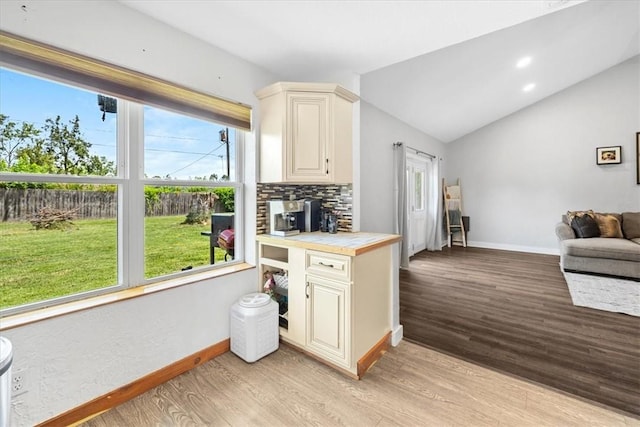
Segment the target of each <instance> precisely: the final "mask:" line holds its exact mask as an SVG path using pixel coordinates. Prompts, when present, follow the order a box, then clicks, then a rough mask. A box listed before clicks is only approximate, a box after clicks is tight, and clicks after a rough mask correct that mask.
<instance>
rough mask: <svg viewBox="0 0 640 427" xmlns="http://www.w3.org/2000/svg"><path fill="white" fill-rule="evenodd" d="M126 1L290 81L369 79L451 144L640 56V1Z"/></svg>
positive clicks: (377, 101) (386, 101)
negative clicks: (525, 62) (527, 60)
mask: <svg viewBox="0 0 640 427" xmlns="http://www.w3.org/2000/svg"><path fill="white" fill-rule="evenodd" d="M120 1H121V2H122V3H123V4H125V5H127V6H129V7H132V8H134V9H136V10H138V11H140V12H142V13H144V14H147V15H149V16H152V17H154V18H156V19H158V20H160V21H163V22H165V23H167V24H169V25H171V26H173V27H175V28H177V29H179V30H181V31H184V32H186V33H189V34H191V35H193V36H195V37H198V38H200V39H202V40H204V41H206V42H208V43H211V44H212V45H215V46H217V47H219V48H222V49H225V50H227V51H229V52H232V53H233V54H235V55H237V56H239V57H241V58H244V59H246V60H248V61H250V62H253V63H255V64H258V65H260V66H262V67H263V68H265V69H268V70H270V71H272V72H273V73H275V74H277V75H280V76H282V78H283V79H287V80H306V78H305V77H306V76H322V75H326V76H330V75H340V74H342V75H344V74H345V73H346V74H349V73H351V74H353V75H360V76H361V77H360V79H361V87H360V95H361V97H362V98H363V99H364V100H366V101H368V102H370V103H372V104H374V105H376V106H377V107H378V108H380V109H381V110H383V111H386V112H388V113H390V114H391V115H393V116H396V117H398V118H399V119H400V120H402V121H404V122H406V123H409V124H410V125H412V126H414V127H416V128H417V129H420V130H422V131H423V132H425V133H427V134H430V135H432V136H434V137H436V138H438V139H440V140H441V141H443V142H449V141H452V140H455V139H457V138H459V137H460V136H462V135H465V134H467V133H469V132H472V131H473V130H476V129H478V128H480V127H482V126H484V125H486V124H488V123H491V122H492V121H495V120H498V119H500V118H502V117H504V116H506V115H508V114H511V113H512V112H514V111H517V110H519V109H521V108H523V107H525V106H527V105H529V104H531V103H533V102H536V101H538V100H540V99H541V98H543V97H545V96H548V95H550V94H552V93H555V92H557V91H559V90H562V89H564V88H566V87H568V86H570V85H572V84H575V83H577V82H579V81H580V80H583V79H585V78H587V77H589V76H592V75H594V74H597V73H598V72H601V71H603V70H605V69H607V68H609V67H611V66H613V65H615V64H617V63H619V62H622V61H624V60H625V59H628V58H630V57H631V56H634V55H637V54H638V53H639V52H640V47H639V44H640V43H639V36H638V27H639V23H640V7H639V5H640V0H619V1H615V0H590V1H588V2H583V1H582V0H513V1H510V0H495V1H491V0H489V1H482V2H480V1H475V0H459V1H441V0H429V1H383V0H378V1H328V0H325V1H321V0H316V1H272V0H269V1H248V0H245V1H205V0H120ZM525 55H529V56H531V57H532V63H531V65H530V66H529V67H527V68H526V69H522V70H518V69H516V68H515V62H516V61H517V60H518V59H519V58H520V57H522V56H525ZM528 82H535V83H536V88H535V89H534V90H533V91H531V92H529V93H523V92H522V91H521V88H522V86H524V84H525V83H528Z"/></svg>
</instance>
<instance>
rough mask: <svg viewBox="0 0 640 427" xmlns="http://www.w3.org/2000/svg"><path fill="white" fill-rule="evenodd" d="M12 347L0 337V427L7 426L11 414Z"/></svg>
mask: <svg viewBox="0 0 640 427" xmlns="http://www.w3.org/2000/svg"><path fill="white" fill-rule="evenodd" d="M12 363H13V347H12V346H11V341H9V340H8V339H6V338H4V337H0V426H2V427H5V426H8V425H9V414H10V412H11V364H12Z"/></svg>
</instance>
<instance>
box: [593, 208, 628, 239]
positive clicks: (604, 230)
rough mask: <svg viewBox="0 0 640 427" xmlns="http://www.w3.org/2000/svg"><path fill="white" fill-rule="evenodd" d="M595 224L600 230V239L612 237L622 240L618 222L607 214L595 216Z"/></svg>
mask: <svg viewBox="0 0 640 427" xmlns="http://www.w3.org/2000/svg"><path fill="white" fill-rule="evenodd" d="M595 217H596V223H597V224H598V228H599V229H600V237H614V238H617V239H622V238H623V236H622V228H620V221H618V218H616V217H615V216H613V215H609V214H600V213H597V214H595Z"/></svg>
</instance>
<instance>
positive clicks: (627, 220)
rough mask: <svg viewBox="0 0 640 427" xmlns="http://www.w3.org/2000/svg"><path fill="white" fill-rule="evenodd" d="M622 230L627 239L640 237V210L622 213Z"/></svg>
mask: <svg viewBox="0 0 640 427" xmlns="http://www.w3.org/2000/svg"><path fill="white" fill-rule="evenodd" d="M622 232H623V233H624V237H626V238H627V239H636V238H638V237H640V212H623V213H622Z"/></svg>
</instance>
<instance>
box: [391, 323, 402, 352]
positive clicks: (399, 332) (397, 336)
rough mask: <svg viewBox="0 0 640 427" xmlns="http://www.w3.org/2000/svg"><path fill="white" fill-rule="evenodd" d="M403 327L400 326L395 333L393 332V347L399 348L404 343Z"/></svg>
mask: <svg viewBox="0 0 640 427" xmlns="http://www.w3.org/2000/svg"><path fill="white" fill-rule="evenodd" d="M402 330H403V328H402V325H398V326H397V327H396V328H395V329H394V330H393V331H391V345H392V346H394V347H397V346H398V344H400V341H402V337H403V335H402Z"/></svg>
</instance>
